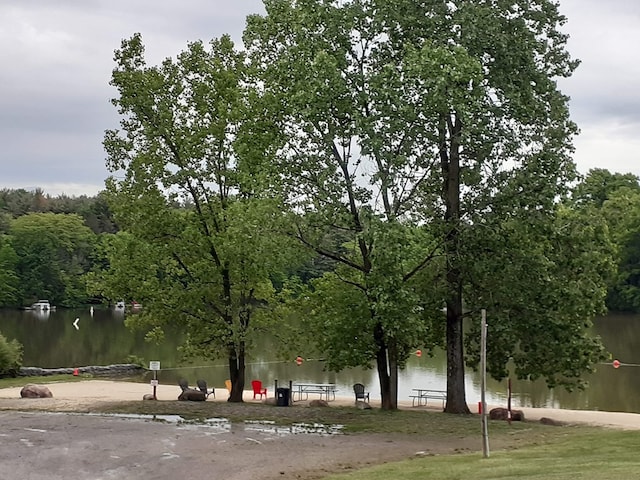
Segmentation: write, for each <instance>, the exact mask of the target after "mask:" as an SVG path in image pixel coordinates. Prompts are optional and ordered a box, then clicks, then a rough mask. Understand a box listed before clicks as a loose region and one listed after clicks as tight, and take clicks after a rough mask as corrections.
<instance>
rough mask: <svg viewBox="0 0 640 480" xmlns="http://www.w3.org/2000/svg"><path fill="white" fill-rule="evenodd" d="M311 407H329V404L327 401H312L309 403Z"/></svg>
mask: <svg viewBox="0 0 640 480" xmlns="http://www.w3.org/2000/svg"><path fill="white" fill-rule="evenodd" d="M309 406H310V407H328V406H329V404H328V403H327V401H326V400H311V401H310V402H309Z"/></svg>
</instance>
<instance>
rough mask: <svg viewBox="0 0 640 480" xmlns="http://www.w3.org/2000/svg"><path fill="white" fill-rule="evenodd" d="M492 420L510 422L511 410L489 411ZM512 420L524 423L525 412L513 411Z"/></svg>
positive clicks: (496, 409)
mask: <svg viewBox="0 0 640 480" xmlns="http://www.w3.org/2000/svg"><path fill="white" fill-rule="evenodd" d="M489 419H490V420H509V410H508V409H506V408H502V407H498V408H492V409H491V410H489ZM511 420H512V421H514V422H524V412H523V411H522V410H513V409H512V410H511Z"/></svg>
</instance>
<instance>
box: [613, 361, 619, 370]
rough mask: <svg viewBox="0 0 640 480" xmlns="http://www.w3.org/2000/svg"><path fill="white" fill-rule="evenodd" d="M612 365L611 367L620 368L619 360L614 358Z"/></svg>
mask: <svg viewBox="0 0 640 480" xmlns="http://www.w3.org/2000/svg"><path fill="white" fill-rule="evenodd" d="M612 365H613V368H620V360H614V361H613V363H612Z"/></svg>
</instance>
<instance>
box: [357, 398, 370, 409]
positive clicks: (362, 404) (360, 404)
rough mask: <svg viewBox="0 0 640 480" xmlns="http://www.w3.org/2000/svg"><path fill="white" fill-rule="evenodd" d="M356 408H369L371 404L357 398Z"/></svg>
mask: <svg viewBox="0 0 640 480" xmlns="http://www.w3.org/2000/svg"><path fill="white" fill-rule="evenodd" d="M356 408H359V409H360V410H371V405H369V403H368V402H363V401H362V400H358V401H357V402H356Z"/></svg>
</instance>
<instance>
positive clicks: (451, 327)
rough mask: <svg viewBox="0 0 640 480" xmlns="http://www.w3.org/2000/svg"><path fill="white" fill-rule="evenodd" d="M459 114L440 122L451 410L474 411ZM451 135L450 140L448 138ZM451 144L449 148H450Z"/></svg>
mask: <svg viewBox="0 0 640 480" xmlns="http://www.w3.org/2000/svg"><path fill="white" fill-rule="evenodd" d="M461 133H462V123H461V121H460V119H459V118H458V116H457V115H455V114H453V115H443V116H442V117H441V125H440V161H441V168H442V178H443V189H442V190H443V192H442V193H443V197H444V202H445V205H446V210H445V216H444V220H445V228H446V232H447V233H446V239H445V250H446V258H447V275H446V281H447V292H448V295H447V328H446V341H447V404H446V406H445V410H444V411H445V412H447V413H470V411H469V407H468V406H467V399H466V393H465V388H464V344H463V331H462V318H463V316H462V300H463V299H462V276H461V272H460V265H459V263H458V262H459V260H458V258H459V256H458V252H459V249H460V230H459V229H460V134H461ZM447 138H448V142H447ZM447 146H448V148H447Z"/></svg>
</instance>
